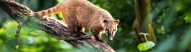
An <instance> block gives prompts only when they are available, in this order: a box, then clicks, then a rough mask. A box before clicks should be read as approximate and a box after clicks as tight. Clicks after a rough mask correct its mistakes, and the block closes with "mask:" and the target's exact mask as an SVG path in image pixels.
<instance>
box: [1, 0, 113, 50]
mask: <svg viewBox="0 0 191 52" xmlns="http://www.w3.org/2000/svg"><path fill="white" fill-rule="evenodd" d="M0 7H1V8H2V9H3V10H4V11H5V12H6V13H7V14H9V15H10V16H11V17H12V18H13V19H14V20H15V21H17V22H18V23H20V22H23V21H25V20H27V22H26V23H25V26H26V27H30V25H27V24H28V22H29V21H32V22H34V23H36V24H37V25H38V26H40V27H39V29H40V30H43V31H45V32H46V33H48V34H49V36H51V37H52V38H55V39H57V40H64V41H66V42H67V43H69V44H70V45H72V46H74V47H75V48H84V47H87V48H90V49H94V48H96V49H98V50H100V51H103V52H115V50H113V49H112V48H111V47H110V46H109V45H107V43H106V42H100V41H97V40H96V39H95V38H94V37H91V36H88V35H87V34H85V33H83V32H79V33H76V34H74V35H71V34H70V33H69V31H68V28H67V25H66V24H64V23H63V22H61V21H59V20H57V19H53V18H50V17H45V18H34V17H30V16H28V15H27V14H29V13H31V12H33V11H31V10H30V9H28V8H27V7H25V6H24V5H22V4H19V3H17V2H13V1H5V0H0ZM31 28H34V27H31ZM37 29H38V28H37Z"/></svg>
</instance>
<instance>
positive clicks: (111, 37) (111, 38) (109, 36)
mask: <svg viewBox="0 0 191 52" xmlns="http://www.w3.org/2000/svg"><path fill="white" fill-rule="evenodd" d="M108 40H109V41H112V40H113V36H112V35H111V33H109V34H108Z"/></svg>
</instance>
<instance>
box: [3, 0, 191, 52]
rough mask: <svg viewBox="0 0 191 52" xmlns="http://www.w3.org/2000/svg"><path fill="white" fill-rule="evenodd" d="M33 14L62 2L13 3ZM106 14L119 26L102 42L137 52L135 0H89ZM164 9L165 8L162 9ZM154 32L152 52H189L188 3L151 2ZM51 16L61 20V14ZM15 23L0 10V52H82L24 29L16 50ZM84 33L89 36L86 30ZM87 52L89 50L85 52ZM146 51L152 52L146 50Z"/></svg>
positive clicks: (190, 20) (190, 4)
mask: <svg viewBox="0 0 191 52" xmlns="http://www.w3.org/2000/svg"><path fill="white" fill-rule="evenodd" d="M16 1H17V2H19V3H21V4H23V5H25V6H27V7H29V8H30V9H31V10H33V11H40V10H45V9H48V8H50V7H52V6H55V5H56V4H57V3H60V2H61V1H62V0H16ZM89 1H90V2H92V3H93V4H95V5H96V6H99V7H101V8H104V9H105V10H107V11H109V12H110V13H111V14H112V16H113V17H114V18H115V19H119V20H120V23H119V26H118V31H117V33H116V35H115V38H114V40H113V41H108V40H107V38H106V35H102V37H103V39H104V40H105V41H107V43H108V44H109V45H110V46H111V47H112V48H113V49H115V50H116V51H117V52H139V50H138V48H137V45H138V44H139V41H138V39H137V37H136V35H135V31H134V29H133V23H134V20H135V8H134V0H89ZM163 6H166V7H165V8H163ZM151 7H152V10H151V14H150V15H152V16H154V17H152V24H153V29H154V33H155V35H156V38H157V44H156V47H154V48H153V50H154V51H155V52H191V10H190V9H191V0H151ZM51 17H54V18H57V19H59V20H62V16H61V14H57V15H51ZM17 26H18V24H17V23H16V21H14V20H13V19H12V18H10V16H9V15H7V14H6V13H5V12H4V11H3V10H2V9H0V52H83V51H82V50H78V49H75V48H73V47H72V46H71V45H69V44H67V43H66V42H64V41H62V40H56V39H54V38H51V37H50V36H48V35H47V34H46V33H45V32H43V31H41V30H37V29H32V28H28V27H23V28H22V30H21V33H20V38H19V45H20V47H19V48H18V49H15V43H14V36H15V32H16V29H17ZM86 33H89V34H91V32H89V31H88V30H86ZM87 52H89V51H87ZM145 52H152V50H148V51H145Z"/></svg>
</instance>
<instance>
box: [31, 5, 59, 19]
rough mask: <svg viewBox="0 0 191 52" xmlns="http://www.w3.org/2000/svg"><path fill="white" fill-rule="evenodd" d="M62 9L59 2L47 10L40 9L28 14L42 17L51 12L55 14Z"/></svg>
mask: <svg viewBox="0 0 191 52" xmlns="http://www.w3.org/2000/svg"><path fill="white" fill-rule="evenodd" d="M61 11H62V6H61V4H57V5H56V6H54V7H52V8H49V9H47V10H42V11H38V12H33V13H31V14H30V15H31V16H38V17H43V16H48V15H51V14H57V13H58V12H61Z"/></svg>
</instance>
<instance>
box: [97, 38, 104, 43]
mask: <svg viewBox="0 0 191 52" xmlns="http://www.w3.org/2000/svg"><path fill="white" fill-rule="evenodd" d="M96 40H98V41H100V42H104V41H103V40H102V39H101V38H96Z"/></svg>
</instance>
